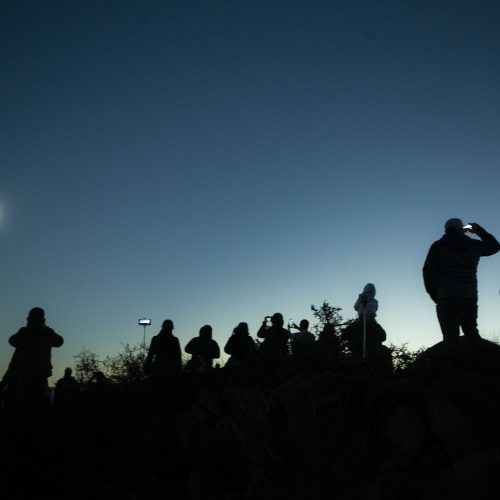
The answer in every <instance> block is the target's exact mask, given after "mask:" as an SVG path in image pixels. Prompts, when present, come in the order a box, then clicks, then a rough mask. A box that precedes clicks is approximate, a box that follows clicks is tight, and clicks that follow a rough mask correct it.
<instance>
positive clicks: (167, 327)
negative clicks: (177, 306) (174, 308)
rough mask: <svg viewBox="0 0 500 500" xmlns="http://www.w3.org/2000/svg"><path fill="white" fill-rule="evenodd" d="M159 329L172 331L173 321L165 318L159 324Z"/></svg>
mask: <svg viewBox="0 0 500 500" xmlns="http://www.w3.org/2000/svg"><path fill="white" fill-rule="evenodd" d="M161 329H162V330H163V331H166V332H170V333H171V332H172V330H173V329H174V322H173V321H172V320H171V319H166V320H165V321H164V322H163V323H162V324H161Z"/></svg>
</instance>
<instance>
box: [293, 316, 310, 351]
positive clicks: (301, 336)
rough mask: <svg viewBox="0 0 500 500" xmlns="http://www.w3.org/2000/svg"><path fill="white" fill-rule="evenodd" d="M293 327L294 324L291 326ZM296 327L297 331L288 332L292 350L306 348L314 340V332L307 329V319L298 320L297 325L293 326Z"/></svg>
mask: <svg viewBox="0 0 500 500" xmlns="http://www.w3.org/2000/svg"><path fill="white" fill-rule="evenodd" d="M291 328H294V326H291ZM295 328H297V329H298V331H297V332H293V333H291V334H290V340H291V342H292V351H293V352H294V351H296V350H297V349H298V350H300V349H302V348H308V347H310V346H311V344H313V342H314V341H315V340H316V337H315V336H314V333H311V332H310V331H309V321H307V319H303V320H301V321H300V323H299V326H298V327H295Z"/></svg>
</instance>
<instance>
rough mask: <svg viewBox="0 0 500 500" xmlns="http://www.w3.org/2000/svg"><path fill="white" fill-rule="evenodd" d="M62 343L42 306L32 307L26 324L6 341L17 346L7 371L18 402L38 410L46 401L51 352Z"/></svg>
mask: <svg viewBox="0 0 500 500" xmlns="http://www.w3.org/2000/svg"><path fill="white" fill-rule="evenodd" d="M63 343H64V339H63V338H62V337H61V336H60V335H58V334H57V333H56V332H55V331H54V330H53V329H52V328H49V327H48V326H47V325H46V324H45V311H44V310H43V309H42V308H41V307H34V308H33V309H31V310H30V312H29V313H28V318H27V324H26V326H23V327H22V328H21V329H20V330H19V331H18V332H17V333H16V334H14V335H12V336H11V337H10V338H9V344H10V345H11V346H12V347H15V348H16V351H15V353H14V356H13V358H12V362H11V364H10V365H9V372H10V376H11V377H12V378H13V379H14V381H15V386H16V389H17V400H18V402H19V403H20V404H21V405H23V406H25V407H27V408H30V409H38V408H39V407H40V405H42V404H43V403H44V402H46V401H47V398H48V384H47V378H48V377H50V376H51V375H52V364H51V351H52V348H53V347H61V346H62V345H63Z"/></svg>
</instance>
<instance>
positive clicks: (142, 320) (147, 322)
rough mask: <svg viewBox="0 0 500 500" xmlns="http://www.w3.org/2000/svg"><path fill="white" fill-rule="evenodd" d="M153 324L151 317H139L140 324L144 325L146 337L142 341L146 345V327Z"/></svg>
mask: <svg viewBox="0 0 500 500" xmlns="http://www.w3.org/2000/svg"><path fill="white" fill-rule="evenodd" d="M150 324H151V319H149V318H140V319H139V326H143V327H144V338H143V339H142V343H143V344H144V345H146V327H147V326H149V325H150Z"/></svg>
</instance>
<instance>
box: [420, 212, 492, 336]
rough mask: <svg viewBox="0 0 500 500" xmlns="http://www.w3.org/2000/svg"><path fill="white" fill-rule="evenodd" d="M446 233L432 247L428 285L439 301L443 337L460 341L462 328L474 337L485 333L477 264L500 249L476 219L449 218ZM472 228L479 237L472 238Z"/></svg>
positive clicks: (426, 275)
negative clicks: (480, 317) (481, 329)
mask: <svg viewBox="0 0 500 500" xmlns="http://www.w3.org/2000/svg"><path fill="white" fill-rule="evenodd" d="M444 228H445V234H444V235H443V236H442V238H441V239H439V240H437V241H435V242H434V243H433V244H432V245H431V247H430V248H429V252H428V254H427V258H426V259H425V263H424V267H423V277H424V285H425V289H426V291H427V293H428V294H429V295H430V297H431V299H432V300H433V301H434V302H435V303H436V312H437V317H438V321H439V325H440V327H441V332H442V333H443V340H444V341H447V342H451V343H457V342H458V337H459V335H460V328H462V331H463V333H464V335H465V336H467V337H468V338H470V339H471V340H479V339H480V338H481V337H480V335H479V332H478V329H477V275H476V273H477V266H478V263H479V259H480V257H487V256H490V255H493V254H495V253H497V252H498V251H499V250H500V244H499V243H498V241H497V240H496V238H495V237H494V236H492V235H491V234H490V233H488V232H486V231H485V230H484V229H483V228H482V227H481V226H480V225H479V224H477V223H475V222H473V223H471V224H467V225H466V226H464V224H463V222H462V221H461V220H460V219H456V218H454V219H449V220H447V221H446V223H445V225H444ZM466 232H470V233H472V234H475V235H476V236H478V237H479V239H473V238H469V237H468V236H467V235H466Z"/></svg>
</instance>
